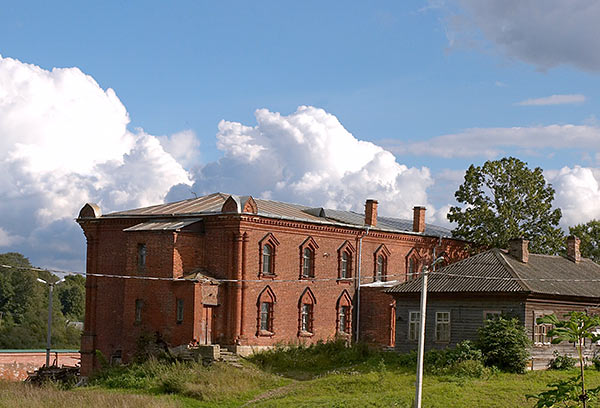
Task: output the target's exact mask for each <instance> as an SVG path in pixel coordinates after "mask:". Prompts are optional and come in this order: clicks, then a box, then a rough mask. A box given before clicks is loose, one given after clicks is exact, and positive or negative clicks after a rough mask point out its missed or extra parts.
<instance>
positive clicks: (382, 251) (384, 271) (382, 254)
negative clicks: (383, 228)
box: [373, 244, 391, 282]
mask: <svg viewBox="0 0 600 408" xmlns="http://www.w3.org/2000/svg"><path fill="white" fill-rule="evenodd" d="M390 254H391V253H390V251H389V250H388V249H387V247H386V246H385V244H381V245H379V247H378V248H377V250H376V251H375V252H374V253H373V282H387V281H388V262H389V256H390ZM380 259H381V260H382V263H381V271H379V265H380V263H379V260H380ZM380 273H381V274H380ZM379 278H381V279H379Z"/></svg>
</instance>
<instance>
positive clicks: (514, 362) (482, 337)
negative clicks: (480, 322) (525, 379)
mask: <svg viewBox="0 0 600 408" xmlns="http://www.w3.org/2000/svg"><path fill="white" fill-rule="evenodd" d="M530 343H531V342H530V340H529V338H528V337H527V333H526V332H525V327H523V325H522V324H521V323H520V322H519V319H517V318H510V319H507V318H504V317H499V318H497V319H494V320H488V321H487V322H486V325H485V326H483V327H482V328H480V329H479V341H478V347H479V349H480V350H481V352H482V353H483V360H484V362H485V364H486V365H487V366H496V367H498V368H499V369H500V370H502V371H508V372H511V373H523V372H525V369H526V368H527V363H528V360H529V351H528V347H529V345H530Z"/></svg>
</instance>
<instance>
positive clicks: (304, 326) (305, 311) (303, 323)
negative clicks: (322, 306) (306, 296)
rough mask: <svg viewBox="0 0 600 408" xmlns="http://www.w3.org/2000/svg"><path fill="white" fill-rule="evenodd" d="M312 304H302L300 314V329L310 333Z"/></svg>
mask: <svg viewBox="0 0 600 408" xmlns="http://www.w3.org/2000/svg"><path fill="white" fill-rule="evenodd" d="M312 321H313V305H309V304H306V303H304V304H302V311H301V316H300V331H303V332H306V333H312V329H313V328H312Z"/></svg>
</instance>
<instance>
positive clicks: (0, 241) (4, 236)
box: [0, 228, 23, 247]
mask: <svg viewBox="0 0 600 408" xmlns="http://www.w3.org/2000/svg"><path fill="white" fill-rule="evenodd" d="M22 240H23V238H22V237H20V236H18V235H10V234H9V233H8V232H6V231H4V229H2V228H0V247H8V246H11V245H15V244H17V243H19V242H21V241H22Z"/></svg>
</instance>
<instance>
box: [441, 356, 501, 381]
mask: <svg viewBox="0 0 600 408" xmlns="http://www.w3.org/2000/svg"><path fill="white" fill-rule="evenodd" d="M493 372H494V371H493V370H492V369H491V368H489V367H486V366H485V365H484V364H483V361H481V360H461V361H456V362H454V363H452V364H450V365H448V366H447V367H445V368H443V369H441V370H439V372H438V373H439V374H445V375H452V376H456V377H471V378H482V377H489V376H490V375H492V374H493Z"/></svg>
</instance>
